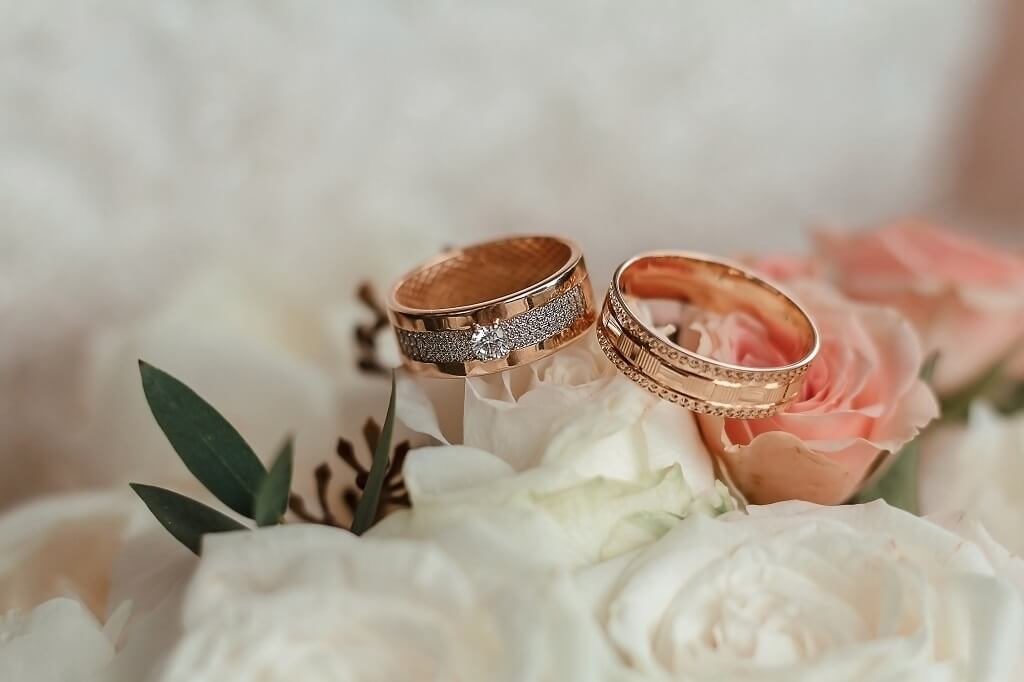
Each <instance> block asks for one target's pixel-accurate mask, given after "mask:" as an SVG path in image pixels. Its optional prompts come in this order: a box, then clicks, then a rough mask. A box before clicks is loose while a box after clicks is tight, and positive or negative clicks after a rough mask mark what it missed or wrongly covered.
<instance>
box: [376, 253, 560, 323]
mask: <svg viewBox="0 0 1024 682" xmlns="http://www.w3.org/2000/svg"><path fill="white" fill-rule="evenodd" d="M571 257H572V248H571V247H570V246H569V245H568V244H566V243H565V242H563V241H561V240H558V239H554V238H552V237H517V238H513V239H506V240H503V241H498V242H490V243H487V244H480V245H479V246H471V247H469V248H467V249H464V250H462V251H460V252H458V253H456V254H454V255H453V256H452V257H451V258H447V259H445V260H442V261H440V262H438V263H434V264H432V265H429V266H427V267H425V268H423V269H421V270H419V271H417V272H416V273H414V274H413V275H412V276H410V277H409V278H408V279H407V280H406V281H405V282H404V283H403V284H402V285H401V286H400V287H399V288H398V289H397V290H396V291H395V301H396V302H397V303H398V304H399V305H402V306H405V307H406V308H412V309H418V310H439V309H445V308H460V307H463V306H471V305H476V304H480V303H485V302H487V301H492V300H494V299H500V298H504V297H507V296H509V295H511V294H515V293H517V292H519V291H522V290H523V289H528V288H530V287H532V286H534V285H535V284H537V283H539V282H542V281H543V280H545V279H547V278H548V277H550V276H551V275H554V274H555V273H557V272H558V271H559V270H561V269H562V268H563V267H564V266H565V265H566V264H568V262H569V260H570V258H571Z"/></svg>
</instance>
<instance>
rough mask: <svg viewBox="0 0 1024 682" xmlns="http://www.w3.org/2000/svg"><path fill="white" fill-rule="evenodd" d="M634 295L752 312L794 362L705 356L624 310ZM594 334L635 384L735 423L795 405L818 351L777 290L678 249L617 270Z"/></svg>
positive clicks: (800, 313) (801, 318)
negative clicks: (758, 363)
mask: <svg viewBox="0 0 1024 682" xmlns="http://www.w3.org/2000/svg"><path fill="white" fill-rule="evenodd" d="M633 297H635V298H639V299H669V300H674V301H678V302H682V303H687V304H691V305H694V306H696V307H698V308H701V309H703V310H708V311H712V312H718V313H726V312H732V311H743V312H747V313H750V314H752V315H754V316H755V317H757V318H759V319H761V320H762V321H764V322H765V323H766V324H768V325H770V326H771V327H772V329H773V330H775V331H776V332H777V333H778V334H779V335H782V336H783V337H784V338H787V339H788V340H789V341H790V343H788V344H787V345H788V346H790V347H792V348H793V349H794V356H795V357H794V360H793V362H792V363H791V364H788V365H784V366H779V367H742V366H739V365H733V364H730V363H726V362H721V361H718V360H714V359H712V358H709V357H705V356H703V355H700V354H698V353H696V352H694V351H692V350H689V349H687V348H683V347H682V346H681V345H678V344H676V343H674V342H672V341H671V340H669V339H668V338H667V337H665V336H664V335H662V334H660V333H658V332H656V331H655V330H654V329H653V328H652V326H650V325H648V324H646V323H645V322H643V321H642V320H641V317H640V316H639V315H638V314H637V312H636V311H635V310H633V309H631V307H630V305H629V299H630V298H633ZM597 332H598V341H599V342H600V344H601V348H602V350H604V352H605V355H607V356H608V358H609V359H610V360H611V361H612V362H613V363H614V364H615V365H616V366H617V367H618V369H619V370H620V371H621V372H622V373H623V374H625V375H626V376H628V377H629V378H630V379H632V380H633V381H634V382H636V383H637V384H639V385H640V386H642V387H644V388H646V389H647V390H649V391H651V392H652V393H654V394H656V395H658V396H659V397H661V398H663V399H665V400H669V401H671V402H674V403H678V404H680V405H683V406H684V407H687V408H689V409H691V410H693V411H695V412H703V413H707V414H714V415H720V416H724V417H735V418H739V419H756V418H761V417H769V416H771V415H773V414H775V413H776V412H777V411H778V410H779V409H780V408H782V407H783V406H785V405H786V404H788V403H789V402H791V401H792V400H794V399H795V398H796V397H797V395H799V393H800V388H801V386H802V385H803V381H804V375H805V374H806V373H807V370H808V368H809V367H810V365H811V362H813V360H814V358H815V357H816V356H817V354H818V348H819V340H818V331H817V329H816V328H815V326H814V322H813V321H812V320H811V318H810V316H808V314H807V312H806V311H805V310H804V309H803V308H802V307H801V306H800V304H799V303H797V302H796V301H794V300H793V299H792V298H790V297H789V296H787V295H786V294H784V293H783V292H782V291H780V290H779V289H778V288H777V287H775V286H774V285H772V284H769V283H768V282H766V281H765V280H763V279H761V278H760V277H758V276H756V275H754V274H753V273H751V272H748V271H747V270H745V269H744V268H742V267H741V266H739V265H735V264H733V263H729V262H727V261H723V260H718V259H715V258H711V257H709V256H704V255H701V254H695V253H688V252H679V251H666V252H656V253H649V254H642V255H639V256H636V257H634V258H632V259H630V260H628V261H626V262H625V263H623V264H622V265H621V266H619V268H618V269H617V270H616V271H615V276H614V278H613V279H612V284H611V287H610V288H609V291H608V295H607V297H606V299H605V303H604V308H603V310H602V312H601V317H600V319H599V320H598V322H597Z"/></svg>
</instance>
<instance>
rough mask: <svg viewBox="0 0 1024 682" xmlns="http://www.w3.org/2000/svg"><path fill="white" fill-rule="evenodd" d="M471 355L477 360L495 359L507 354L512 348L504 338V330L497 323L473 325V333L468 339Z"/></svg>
mask: <svg viewBox="0 0 1024 682" xmlns="http://www.w3.org/2000/svg"><path fill="white" fill-rule="evenodd" d="M469 345H470V348H471V349H472V351H473V356H474V357H475V358H476V359H477V360H485V361H486V360H497V359H499V358H503V357H505V356H506V355H508V354H509V352H510V351H511V350H512V348H511V347H510V346H509V344H508V341H507V340H506V339H505V330H504V329H502V328H501V325H499V324H490V325H478V326H476V327H473V335H472V336H471V337H470V339H469Z"/></svg>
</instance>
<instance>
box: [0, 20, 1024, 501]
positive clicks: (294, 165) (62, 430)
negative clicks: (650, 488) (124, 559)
mask: <svg viewBox="0 0 1024 682" xmlns="http://www.w3.org/2000/svg"><path fill="white" fill-rule="evenodd" d="M1021 73H1024V3H1020V2H1017V3H1014V2H1012V1H1011V0H1006V1H1005V2H998V1H996V0H976V1H975V2H962V1H961V0H903V1H902V2H898V3H894V2H882V1H881V0H869V1H865V2H858V3H850V2H845V1H839V0H836V1H821V0H817V1H813V2H812V1H810V0H805V1H796V0H792V1H788V2H775V3H763V2H739V1H722V0H687V1H684V2H677V3H662V2H646V1H643V2H635V3H618V2H611V1H610V0H608V1H606V0H600V1H597V2H592V1H588V2H583V1H582V0H573V1H563V2H559V3H553V2H541V0H523V1H521V2H518V3H514V4H513V3H498V2H490V1H483V2H456V1H454V0H426V1H421V2H410V1H408V0H379V1H378V2H373V3H358V2H344V1H339V0H330V1H327V0H323V1H318V0H308V1H307V0H302V1H292V2H284V1H281V0H277V1H273V2H272V1H269V0H268V1H264V2H258V1H253V0H246V1H244V2H243V1H242V0H221V1H219V2H216V3H210V2H203V1H201V0H173V1H167V2H160V1H154V2H146V3H139V2H132V1H129V0H79V1H76V2H59V1H58V0H37V1H34V2H28V3H26V2H13V1H11V0H2V1H0V508H3V507H8V506H10V505H12V504H14V503H16V502H18V501H20V500H24V499H26V498H28V497H32V496H36V495H41V494H45V493H50V492H55V491H61V490H69V489H77V488H83V487H103V486H119V485H123V484H124V483H125V482H127V481H128V480H144V481H147V482H151V483H163V484H167V485H172V486H173V485H175V484H183V481H185V480H187V479H188V478H189V477H188V476H187V473H186V472H185V471H184V468H183V467H182V466H181V464H180V462H178V461H177V459H176V458H175V457H174V456H173V454H172V453H171V450H170V448H169V446H168V445H167V444H166V442H165V441H164V440H163V438H162V436H161V434H160V433H159V431H158V430H157V428H156V426H155V424H154V423H153V421H152V419H151V417H150V416H149V415H148V412H147V410H146V407H145V403H144V401H143V398H142V393H141V388H140V386H139V381H138V370H137V366H136V360H137V359H138V358H140V357H141V358H145V359H146V360H147V361H149V362H151V363H153V364H156V365H157V366H160V367H162V368H164V369H167V370H169V371H171V372H172V373H174V374H176V375H177V376H179V377H180V378H182V379H183V380H185V381H186V382H187V383H189V384H190V385H192V386H193V387H195V388H196V389H197V390H198V391H199V392H200V393H201V394H203V395H204V396H205V397H207V398H208V399H209V400H210V401H211V402H212V403H213V404H215V405H216V406H217V407H218V408H220V409H221V410H222V411H223V412H224V413H225V414H226V415H227V416H228V418H229V419H231V420H232V421H233V422H234V423H235V424H236V425H237V426H238V427H239V430H240V431H241V432H242V433H243V434H244V435H245V436H246V437H247V438H248V439H249V440H250V441H251V442H252V443H253V445H254V446H255V447H256V448H257V450H258V451H259V452H261V453H262V454H264V455H269V454H270V453H271V452H273V451H274V449H275V447H276V446H277V444H278V443H280V441H281V439H282V438H283V437H284V434H285V433H287V432H290V433H293V434H295V435H296V437H297V447H298V450H297V456H298V459H299V464H298V467H299V472H298V473H297V475H296V476H297V478H299V479H301V478H302V476H303V475H304V473H305V475H308V471H309V470H310V469H311V468H312V467H313V466H314V465H315V464H316V463H318V462H319V461H322V460H324V459H327V458H329V457H330V456H331V452H332V451H333V448H334V442H335V439H336V438H337V437H338V435H340V434H347V435H350V436H351V437H353V438H355V437H356V434H358V429H359V426H360V425H361V424H362V421H363V420H364V419H365V418H366V416H367V415H369V414H376V415H378V416H380V414H382V413H383V411H384V407H385V403H386V394H387V385H386V380H385V379H383V378H382V376H381V375H377V374H373V373H367V372H363V371H360V370H359V369H358V368H357V365H358V362H359V360H360V358H362V359H364V360H365V359H366V358H367V357H369V356H371V355H375V356H376V357H377V359H378V360H380V361H381V362H383V363H387V362H389V361H393V360H394V358H395V356H394V352H393V348H392V347H391V345H390V343H391V342H390V340H389V339H388V338H387V337H386V336H384V335H382V336H380V337H379V338H378V339H377V344H376V348H375V349H374V348H371V347H369V346H367V345H366V344H363V345H360V344H359V343H357V341H356V335H355V328H356V326H357V325H360V324H363V325H365V324H370V323H372V321H373V319H374V312H373V309H372V305H369V304H368V302H366V301H361V300H360V299H359V298H357V296H356V291H357V287H358V286H359V285H360V284H361V283H363V282H371V283H372V284H373V285H374V287H375V288H376V291H378V292H380V293H383V292H384V291H385V290H386V288H387V285H388V283H389V282H390V281H391V280H392V279H393V278H395V277H397V276H398V275H400V274H401V273H402V272H403V271H405V270H406V269H408V268H409V267H410V266H412V265H414V264H415V263H416V262H417V261H420V260H423V259H424V258H427V257H430V256H432V255H433V254H434V253H435V252H436V251H437V250H438V249H440V248H442V247H443V246H444V245H450V244H461V243H464V242H470V241H476V240H480V239H482V238H485V237H487V236H490V235H497V234H503V233H509V232H516V231H527V232H557V233H562V234H567V235H571V236H573V237H575V238H576V239H577V240H579V241H580V242H581V243H582V245H583V247H584V250H585V252H586V254H587V258H588V260H589V262H590V265H591V270H592V271H593V274H594V277H595V282H597V286H598V287H600V286H601V282H603V281H604V280H605V279H606V278H607V276H608V274H609V273H610V271H611V269H612V267H613V266H614V265H615V264H616V263H617V262H618V261H620V260H622V259H624V258H626V257H627V256H629V255H631V254H632V253H634V252H636V251H639V250H644V249H649V248H655V247H677V248H689V249H697V250H705V251H709V252H713V253H720V254H732V253H736V252H751V251H778V250H802V249H803V248H804V243H805V237H804V234H805V231H806V230H807V229H809V228H813V227H814V226H821V225H828V226H832V227H843V228H847V229H858V228H862V227H868V226H872V225H875V224H878V223H879V222H884V221H887V220H890V219H894V218H897V217H901V216H904V215H908V214H923V215H926V216H930V217H933V218H936V219H939V220H941V221H943V222H945V223H947V224H949V225H950V226H952V227H955V228H958V229H962V230H969V231H972V232H975V233H977V234H979V235H981V236H983V237H984V238H986V239H990V240H994V241H997V242H1002V243H1005V244H1006V245H1007V247H1008V248H1021V246H1022V245H1024V244H1022V241H1024V229H1022V225H1024V191H1022V186H1021V182H1022V178H1024V135H1022V134H1021V132H1020V131H1021V129H1020V125H1021V121H1024V78H1021V77H1020V74H1021ZM310 481H311V478H310Z"/></svg>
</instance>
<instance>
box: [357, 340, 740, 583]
mask: <svg viewBox="0 0 1024 682" xmlns="http://www.w3.org/2000/svg"><path fill="white" fill-rule="evenodd" d="M433 383H435V382H426V384H423V383H417V384H413V383H410V382H409V381H408V379H406V380H405V381H403V383H402V385H401V387H400V396H402V403H401V404H400V405H399V409H398V413H399V414H400V415H404V418H405V420H406V422H407V423H408V424H409V425H410V426H411V427H412V428H414V429H417V430H419V431H421V432H426V433H430V434H432V435H434V436H435V437H436V438H438V439H439V440H444V439H446V438H447V434H445V433H444V432H443V431H442V429H441V428H440V426H439V424H440V422H441V420H439V419H438V418H437V416H436V413H435V411H434V410H433V404H432V403H431V402H430V401H429V400H428V399H427V397H426V395H425V392H424V390H423V389H424V387H425V388H426V389H427V390H431V389H432V388H433V385H432V384H433ZM463 411H464V419H463V422H462V423H463V427H462V431H463V441H464V442H465V444H464V445H443V446H440V447H431V448H421V449H418V450H414V451H413V452H411V453H410V455H409V458H408V460H407V462H406V466H405V470H404V476H405V483H406V487H407V488H408V490H409V493H410V498H411V501H412V509H411V511H407V512H401V513H399V514H397V515H393V516H392V517H390V518H388V519H386V520H385V522H384V524H383V525H382V527H381V528H379V529H377V530H376V531H375V532H376V533H379V534H382V535H383V534H387V535H393V534H396V533H401V534H413V535H415V534H419V533H423V532H432V531H433V530H434V529H436V528H438V527H441V526H443V525H444V524H446V523H448V522H450V521H451V520H453V519H459V518H463V517H465V516H470V515H479V514H486V515H490V516H494V515H497V514H499V513H500V512H499V511H497V510H498V509H499V508H500V509H506V510H513V511H512V512H511V513H515V514H519V515H523V516H527V515H530V514H536V513H540V514H543V515H544V516H545V517H546V520H547V521H546V522H551V523H552V524H553V527H554V528H555V531H556V532H558V533H560V534H561V535H562V538H563V539H562V541H561V542H560V543H559V546H560V547H562V548H563V549H564V555H563V557H562V558H563V561H564V562H565V563H567V564H569V565H586V564H589V563H593V562H596V561H599V560H602V559H606V558H608V557H610V556H614V555H615V554H617V553H620V552H622V551H625V550H627V549H630V548H632V547H634V546H636V545H638V544H642V543H644V542H649V541H651V540H653V539H656V538H657V537H658V536H660V534H662V533H664V532H665V531H666V530H667V529H668V528H670V527H671V525H672V524H673V523H674V522H676V521H678V519H679V518H682V517H683V516H685V515H687V514H688V513H690V512H691V511H699V512H701V513H712V514H715V513H721V512H722V511H726V510H728V509H731V508H733V507H734V506H735V505H734V502H733V500H732V499H731V498H730V496H729V494H728V493H727V492H726V491H725V489H724V487H722V486H721V484H717V485H716V483H715V479H714V473H713V467H712V463H711V459H710V457H709V455H708V453H707V449H706V448H705V447H704V445H703V443H702V441H701V436H700V433H699V431H698V429H697V426H696V424H695V422H694V418H693V415H692V414H691V413H689V412H687V411H686V410H683V409H682V408H679V407H677V406H675V405H672V404H670V403H667V402H665V401H662V400H659V399H657V398H656V397H654V396H652V395H650V394H649V393H647V392H645V391H643V390H641V389H639V388H637V387H636V386H634V385H633V384H632V383H631V382H630V381H628V380H627V379H625V378H624V377H621V376H619V375H618V374H617V372H616V371H615V369H614V367H613V366H612V365H611V363H609V362H608V361H607V360H606V359H605V357H604V355H603V354H602V353H601V352H600V350H599V348H598V347H597V344H596V341H595V339H594V337H593V335H592V334H591V335H588V337H587V338H586V339H585V340H582V341H580V342H579V343H577V344H575V345H573V346H572V347H570V348H568V349H566V350H564V351H562V352H560V353H558V354H556V355H554V356H552V357H551V358H549V359H547V360H544V361H541V362H538V363H534V364H532V365H529V366H527V367H523V368H519V369H517V370H514V371H512V372H506V373H504V374H502V375H499V376H494V377H488V378H483V379H471V380H469V381H468V382H467V384H466V387H465V397H464V410H463ZM449 431H451V429H450V428H449ZM538 523H544V522H543V521H538Z"/></svg>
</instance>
